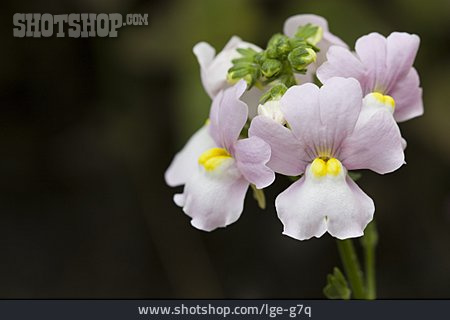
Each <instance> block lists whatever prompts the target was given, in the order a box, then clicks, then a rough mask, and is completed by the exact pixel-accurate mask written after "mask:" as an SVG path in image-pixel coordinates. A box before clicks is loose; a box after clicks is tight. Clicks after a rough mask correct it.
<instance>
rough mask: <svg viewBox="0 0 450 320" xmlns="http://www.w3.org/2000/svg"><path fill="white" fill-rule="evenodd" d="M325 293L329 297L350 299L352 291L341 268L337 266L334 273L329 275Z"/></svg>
mask: <svg viewBox="0 0 450 320" xmlns="http://www.w3.org/2000/svg"><path fill="white" fill-rule="evenodd" d="M323 293H324V294H325V296H326V297H327V298H328V299H343V300H348V299H350V296H351V294H352V291H351V290H350V288H349V287H348V283H347V280H346V279H345V277H344V275H343V274H342V272H341V270H339V268H337V267H335V268H334V269H333V274H329V275H328V276H327V285H326V286H325V288H324V289H323Z"/></svg>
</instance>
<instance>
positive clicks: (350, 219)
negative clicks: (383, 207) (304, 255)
mask: <svg viewBox="0 0 450 320" xmlns="http://www.w3.org/2000/svg"><path fill="white" fill-rule="evenodd" d="M362 101H363V99H362V91H361V87H360V85H359V83H358V81H357V80H355V79H352V78H349V79H344V78H337V77H336V78H332V79H330V80H328V81H326V82H325V84H324V85H323V86H322V87H321V88H320V89H319V88H318V87H317V86H316V85H314V84H311V83H307V84H304V85H301V86H293V87H291V88H289V89H288V91H287V92H286V93H285V94H284V96H283V97H282V98H281V110H282V112H283V114H284V116H285V119H286V121H287V122H288V125H289V128H290V129H288V128H286V127H284V126H282V125H281V124H279V123H276V122H275V121H273V120H271V119H269V118H267V117H262V116H258V117H255V118H254V119H253V121H252V123H251V125H250V129H249V135H250V136H251V137H255V136H257V137H260V138H261V139H263V140H264V141H266V142H267V143H269V145H270V146H271V150H272V155H271V158H270V161H269V162H268V163H267V165H268V166H269V167H270V168H272V169H273V170H274V171H275V172H279V173H281V174H285V175H290V176H297V175H300V174H303V176H302V177H301V178H300V179H299V180H298V181H296V182H295V183H293V184H292V185H291V186H290V187H289V188H288V189H286V190H285V191H284V192H282V193H281V194H279V195H278V197H277V198H276V201H275V206H276V210H277V213H278V217H279V218H280V220H281V221H282V223H283V225H284V232H283V233H284V234H286V235H288V236H290V237H293V238H295V239H299V240H304V239H309V238H311V237H313V236H315V237H320V236H322V235H323V234H324V233H325V232H327V231H328V232H329V233H330V234H331V235H332V236H334V237H336V238H339V239H346V238H352V237H358V236H361V235H362V234H363V231H364V228H365V227H366V225H367V224H368V223H369V222H370V221H371V220H372V217H373V213H374V210H375V207H374V204H373V201H372V199H371V198H370V197H368V196H367V195H366V194H365V193H364V192H363V191H362V190H361V189H360V188H359V187H358V186H357V184H356V183H355V182H354V181H353V180H352V179H351V178H350V177H349V176H348V174H347V172H348V170H357V169H370V170H373V171H375V172H377V173H380V174H384V173H388V172H391V171H394V170H396V169H398V168H399V167H400V166H401V165H402V164H403V163H404V154H403V148H402V142H401V136H400V131H399V129H398V126H397V124H396V123H395V121H394V119H393V117H392V116H391V115H390V114H389V113H388V112H385V110H384V109H382V108H380V109H378V110H377V111H376V112H373V113H371V115H370V116H369V117H367V118H364V119H361V118H360V113H361V109H362Z"/></svg>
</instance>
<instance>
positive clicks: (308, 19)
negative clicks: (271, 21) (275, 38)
mask: <svg viewBox="0 0 450 320" xmlns="http://www.w3.org/2000/svg"><path fill="white" fill-rule="evenodd" d="M308 23H310V24H312V25H316V26H319V27H321V28H322V30H323V40H326V41H327V42H329V43H330V44H336V45H340V46H343V47H347V45H346V44H345V42H344V41H342V40H341V39H340V38H338V37H336V36H335V35H333V34H332V33H330V32H329V30H328V22H327V20H325V18H323V17H321V16H318V15H315V14H298V15H295V16H292V17H290V18H288V19H287V20H286V21H285V22H284V27H283V33H284V34H285V35H287V36H288V37H293V36H294V35H295V33H296V32H297V30H298V27H300V26H304V25H306V24H308ZM319 45H320V43H319Z"/></svg>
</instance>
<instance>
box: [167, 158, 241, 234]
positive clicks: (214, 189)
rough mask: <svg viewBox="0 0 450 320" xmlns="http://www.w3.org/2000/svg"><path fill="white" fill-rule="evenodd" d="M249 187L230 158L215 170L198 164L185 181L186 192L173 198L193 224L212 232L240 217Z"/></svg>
mask: <svg viewBox="0 0 450 320" xmlns="http://www.w3.org/2000/svg"><path fill="white" fill-rule="evenodd" d="M248 186H249V183H248V182H247V181H246V180H245V179H244V178H243V176H242V175H241V174H240V172H239V171H238V169H237V167H236V164H235V161H234V159H232V158H230V159H229V160H225V161H224V163H223V164H222V165H221V166H220V168H216V169H214V171H206V170H204V168H203V167H201V166H199V168H198V169H197V170H194V173H193V174H192V176H191V177H190V179H189V180H188V181H187V182H186V185H185V187H184V191H183V194H179V195H176V196H175V197H174V200H175V203H176V204H177V205H178V206H180V207H183V211H184V212H185V213H186V214H187V215H188V216H190V217H191V218H192V220H191V224H192V226H194V227H195V228H197V229H200V230H204V231H212V230H214V229H216V228H220V227H226V226H227V225H229V224H232V223H233V222H235V221H236V220H237V219H238V218H239V217H240V215H241V213H242V210H243V207H244V199H245V194H246V193H247V189H248Z"/></svg>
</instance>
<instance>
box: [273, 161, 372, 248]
mask: <svg viewBox="0 0 450 320" xmlns="http://www.w3.org/2000/svg"><path fill="white" fill-rule="evenodd" d="M275 207H276V209H277V213H278V217H279V218H280V220H281V222H282V223H283V225H284V231H283V234H285V235H287V236H290V237H292V238H294V239H298V240H306V239H310V238H312V237H321V236H322V235H323V234H324V233H325V232H326V231H328V232H329V233H330V234H331V235H332V236H334V237H336V238H338V239H347V238H353V237H359V236H361V235H362V234H363V231H364V228H365V227H366V225H367V224H368V223H369V222H370V221H371V220H372V217H373V213H374V210H375V207H374V204H373V201H372V199H370V198H369V197H368V196H367V195H366V194H364V192H362V191H361V189H359V188H358V186H357V185H356V184H355V183H354V182H353V180H352V179H351V178H349V177H348V176H347V174H346V170H345V169H344V168H343V170H342V172H341V173H340V174H339V175H338V176H330V175H327V176H325V177H319V178H317V177H315V176H314V173H312V172H311V170H310V167H308V168H307V170H306V173H305V175H304V176H303V177H302V178H301V179H300V180H299V181H297V182H295V183H294V184H292V185H291V186H290V187H289V188H288V189H286V190H285V191H284V192H282V193H281V194H280V195H278V197H277V198H276V200H275Z"/></svg>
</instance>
